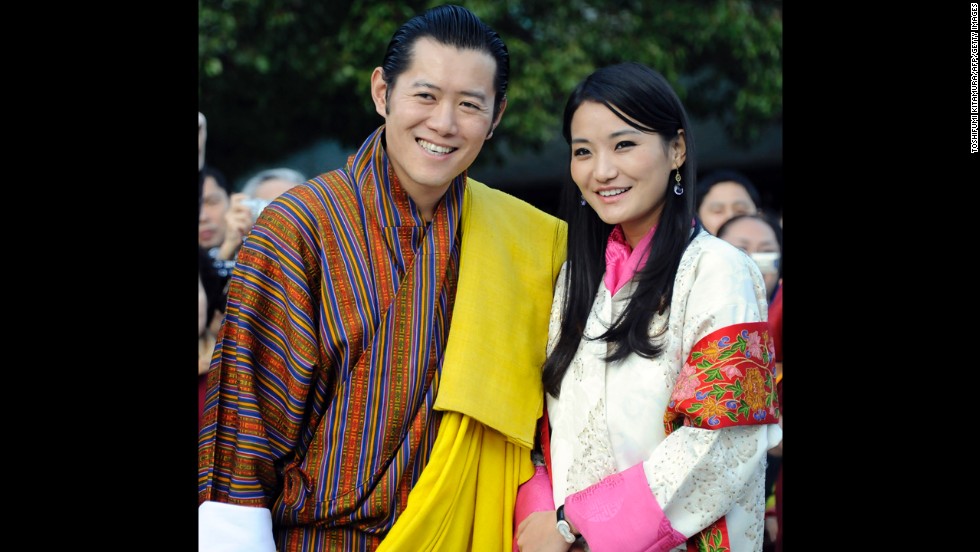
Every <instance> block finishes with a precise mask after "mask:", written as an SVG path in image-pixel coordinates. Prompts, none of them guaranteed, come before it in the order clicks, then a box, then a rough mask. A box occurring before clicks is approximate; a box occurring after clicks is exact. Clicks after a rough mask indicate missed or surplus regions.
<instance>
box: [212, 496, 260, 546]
mask: <svg viewBox="0 0 980 552" xmlns="http://www.w3.org/2000/svg"><path fill="white" fill-rule="evenodd" d="M197 549H198V550H199V551H200V552H276V544H275V541H274V540H273V538H272V512H270V511H269V509H268V508H257V507H254V506H239V505H237V504H226V503H224V502H213V501H205V502H202V503H201V505H200V506H198V508H197Z"/></svg>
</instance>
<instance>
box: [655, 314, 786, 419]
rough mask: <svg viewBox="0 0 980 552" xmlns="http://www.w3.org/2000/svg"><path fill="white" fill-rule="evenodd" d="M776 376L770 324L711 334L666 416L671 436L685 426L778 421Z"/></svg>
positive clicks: (686, 371)
mask: <svg viewBox="0 0 980 552" xmlns="http://www.w3.org/2000/svg"><path fill="white" fill-rule="evenodd" d="M775 376H776V369H775V361H774V355H773V345H772V340H771V339H770V337H769V328H768V324H767V323H766V322H750V323H745V324H734V325H732V326H727V327H725V328H722V329H720V330H717V331H715V332H712V333H711V334H709V335H707V336H705V337H704V338H702V339H701V340H700V341H699V342H698V343H696V344H695V346H694V347H693V348H692V350H691V354H690V357H689V358H688V361H687V362H685V363H684V369H683V370H682V371H681V374H680V376H679V377H678V379H677V383H676V384H675V386H674V392H673V393H672V394H671V397H670V403H669V404H668V410H667V413H666V415H665V417H664V424H665V429H666V430H667V432H668V433H670V431H672V430H673V429H676V428H678V427H680V426H681V424H683V425H693V426H696V427H702V428H708V429H717V428H721V427H729V426H734V425H743V424H770V423H776V421H777V420H778V418H779V405H778V402H777V399H776V386H775ZM680 418H683V420H681V419H680Z"/></svg>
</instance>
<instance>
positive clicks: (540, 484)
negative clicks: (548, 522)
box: [514, 466, 555, 552]
mask: <svg viewBox="0 0 980 552" xmlns="http://www.w3.org/2000/svg"><path fill="white" fill-rule="evenodd" d="M554 509H555V499H554V496H552V492H551V478H550V477H549V476H548V470H547V469H545V467H544V466H535V468H534V475H533V476H531V479H528V480H527V481H525V482H524V484H523V485H521V486H520V487H518V489H517V502H516V503H515V504H514V552H518V548H517V526H518V525H520V524H521V522H522V521H524V519H525V518H526V517H527V516H529V515H531V514H533V513H534V512H547V511H549V510H554Z"/></svg>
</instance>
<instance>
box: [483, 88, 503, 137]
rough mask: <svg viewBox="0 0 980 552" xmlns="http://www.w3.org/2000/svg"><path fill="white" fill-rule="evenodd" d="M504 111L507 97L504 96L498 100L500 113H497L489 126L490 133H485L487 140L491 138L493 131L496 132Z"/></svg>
mask: <svg viewBox="0 0 980 552" xmlns="http://www.w3.org/2000/svg"><path fill="white" fill-rule="evenodd" d="M505 109H507V96H504V99H502V100H500V111H498V112H497V118H496V119H495V120H494V121H493V124H491V125H490V132H489V133H487V140H489V139H490V137H491V136H493V131H495V130H497V125H499V124H500V119H501V118H502V117H503V116H504V110H505Z"/></svg>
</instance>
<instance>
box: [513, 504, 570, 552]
mask: <svg viewBox="0 0 980 552" xmlns="http://www.w3.org/2000/svg"><path fill="white" fill-rule="evenodd" d="M557 521H558V517H557V515H556V514H555V511H554V510H548V511H544V512H534V513H533V514H531V515H529V516H527V517H526V518H524V521H522V522H521V524H520V525H518V526H517V547H518V549H519V550H520V551H521V552H565V551H566V550H569V549H570V548H571V546H572V545H570V544H568V543H567V542H565V539H563V538H562V536H561V533H559V532H558V529H556V528H555V524H556V523H557Z"/></svg>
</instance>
